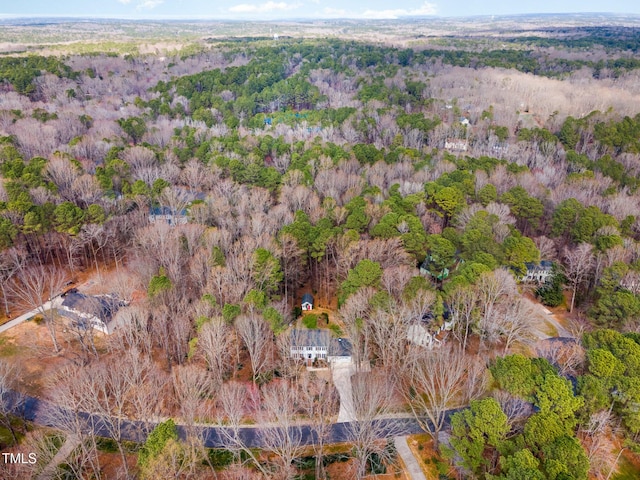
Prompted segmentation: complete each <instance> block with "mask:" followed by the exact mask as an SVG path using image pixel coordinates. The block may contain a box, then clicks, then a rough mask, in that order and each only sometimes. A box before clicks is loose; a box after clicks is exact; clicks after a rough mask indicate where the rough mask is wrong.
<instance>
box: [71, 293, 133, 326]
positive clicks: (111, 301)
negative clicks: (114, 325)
mask: <svg viewBox="0 0 640 480" xmlns="http://www.w3.org/2000/svg"><path fill="white" fill-rule="evenodd" d="M62 306H63V307H67V308H69V309H71V310H75V311H76V312H79V313H86V314H89V315H94V316H95V317H97V318H99V319H100V320H102V321H103V322H104V323H107V322H108V321H109V320H111V317H113V315H114V314H115V313H116V312H117V311H118V309H119V308H120V307H121V306H122V304H121V302H119V301H118V300H117V299H115V298H112V297H108V296H106V295H103V296H91V295H85V294H83V293H79V292H69V293H67V294H66V295H65V296H64V300H63V301H62Z"/></svg>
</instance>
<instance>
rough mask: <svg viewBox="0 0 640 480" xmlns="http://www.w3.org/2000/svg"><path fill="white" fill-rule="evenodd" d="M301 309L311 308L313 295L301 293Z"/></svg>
mask: <svg viewBox="0 0 640 480" xmlns="http://www.w3.org/2000/svg"><path fill="white" fill-rule="evenodd" d="M302 310H303V311H305V312H306V311H308V310H313V296H312V295H311V294H310V293H305V294H304V295H302Z"/></svg>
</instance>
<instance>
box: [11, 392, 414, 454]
mask: <svg viewBox="0 0 640 480" xmlns="http://www.w3.org/2000/svg"><path fill="white" fill-rule="evenodd" d="M17 398H18V395H14V396H13V398H12V400H11V404H10V406H12V407H13V409H14V411H15V412H16V414H17V415H20V416H22V417H24V418H25V419H26V420H28V421H31V422H33V423H36V424H38V425H44V426H48V427H54V428H59V429H63V430H64V424H65V422H64V419H65V418H67V419H71V418H73V413H72V412H71V411H65V410H62V409H61V408H60V407H58V406H56V405H54V404H53V403H51V402H48V401H46V400H41V399H39V398H35V397H29V396H22V399H23V400H22V401H21V402H18V401H17ZM78 415H79V417H80V418H82V420H83V421H85V422H86V423H87V424H90V425H92V427H93V429H94V431H95V432H96V434H97V435H98V436H101V437H107V438H109V437H110V433H109V430H108V429H107V427H106V425H105V421H104V419H103V418H102V417H100V416H98V415H92V414H89V413H86V412H79V413H78ZM377 422H378V427H380V426H381V427H382V428H375V429H374V430H375V431H376V432H378V433H379V438H388V437H390V436H392V435H410V434H414V433H421V432H422V430H421V429H420V426H419V424H418V422H416V421H415V419H414V418H413V417H410V418H409V417H401V418H382V419H380V420H377ZM155 425H156V424H155V423H151V422H141V421H135V420H123V421H122V432H123V434H122V438H123V439H124V440H131V441H134V442H144V440H145V438H146V433H145V432H149V431H151V430H152V429H153V427H154V426H155ZM351 425H352V423H351V422H340V423H334V424H333V425H332V426H331V430H330V432H329V438H328V441H327V443H341V442H348V441H350V440H352V433H351V432H352V428H351ZM273 428H275V427H273ZM201 429H202V435H203V438H204V444H205V446H206V447H209V448H222V447H225V446H226V445H227V442H226V441H225V438H226V437H228V436H229V435H230V434H231V431H230V430H229V429H228V428H225V427H215V426H202V427H201ZM271 429H272V427H268V428H264V427H260V426H255V425H247V426H243V427H241V428H240V430H239V439H240V440H241V441H242V442H243V443H244V444H245V445H246V446H248V447H250V448H260V447H263V446H264V445H265V443H264V438H265V436H266V435H268V433H269V431H270V430H271ZM178 432H179V434H180V436H181V437H182V438H185V437H186V431H185V428H184V427H183V426H181V425H179V426H178ZM225 433H226V435H225ZM290 434H291V435H292V436H293V437H294V438H297V439H299V440H300V442H301V443H302V444H304V445H310V444H312V443H314V441H315V438H316V437H315V432H314V430H313V428H312V427H311V426H310V425H306V424H300V425H297V426H295V427H291V428H290Z"/></svg>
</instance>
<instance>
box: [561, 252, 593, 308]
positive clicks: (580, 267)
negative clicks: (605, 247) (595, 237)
mask: <svg viewBox="0 0 640 480" xmlns="http://www.w3.org/2000/svg"><path fill="white" fill-rule="evenodd" d="M593 266H594V257H593V247H592V246H591V245H589V244H588V243H581V244H580V245H578V246H577V247H576V248H574V249H566V250H565V252H564V268H563V270H564V274H565V276H566V277H567V280H569V283H570V284H571V304H570V307H569V312H572V311H573V307H574V305H575V301H576V292H577V291H578V288H579V287H580V285H581V284H582V283H583V282H584V281H585V279H586V278H587V276H588V274H589V272H590V271H591V270H592V269H593Z"/></svg>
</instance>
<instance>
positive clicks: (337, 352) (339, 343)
mask: <svg viewBox="0 0 640 480" xmlns="http://www.w3.org/2000/svg"><path fill="white" fill-rule="evenodd" d="M352 353H353V346H352V345H351V342H350V341H349V339H347V338H332V339H331V343H330V344H329V356H328V358H327V359H328V360H329V363H331V364H336V363H350V362H351V354H352Z"/></svg>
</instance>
